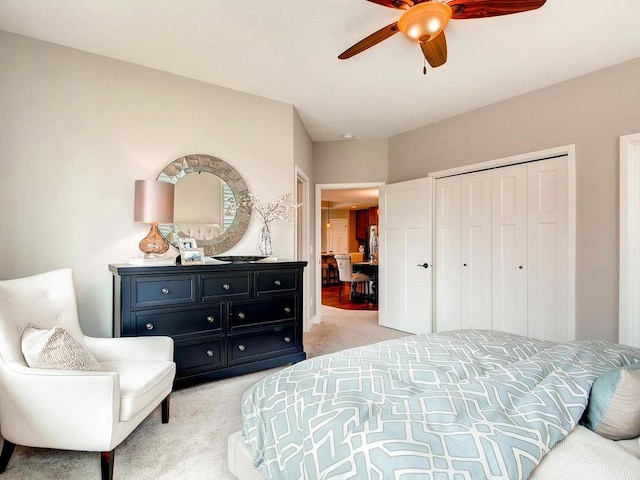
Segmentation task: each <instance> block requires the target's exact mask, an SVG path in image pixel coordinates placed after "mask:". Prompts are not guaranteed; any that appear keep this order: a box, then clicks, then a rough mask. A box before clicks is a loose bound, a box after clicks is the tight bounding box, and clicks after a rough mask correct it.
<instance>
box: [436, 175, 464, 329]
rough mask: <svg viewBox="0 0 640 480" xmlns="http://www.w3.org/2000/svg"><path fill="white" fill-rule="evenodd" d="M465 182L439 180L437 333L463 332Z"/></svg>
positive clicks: (437, 200)
mask: <svg viewBox="0 0 640 480" xmlns="http://www.w3.org/2000/svg"><path fill="white" fill-rule="evenodd" d="M461 188H462V179H461V177H460V176H459V175H458V176H453V177H446V178H439V179H438V180H436V187H435V189H436V195H435V197H436V199H435V203H436V208H435V217H436V218H435V225H436V235H435V243H436V245H435V247H436V256H435V265H434V270H435V277H436V285H435V302H436V303H435V329H436V331H438V332H439V331H443V330H459V329H460V328H462V286H461V285H462V252H461V248H460V240H461V232H460V229H461V225H462V222H461V215H462V196H461Z"/></svg>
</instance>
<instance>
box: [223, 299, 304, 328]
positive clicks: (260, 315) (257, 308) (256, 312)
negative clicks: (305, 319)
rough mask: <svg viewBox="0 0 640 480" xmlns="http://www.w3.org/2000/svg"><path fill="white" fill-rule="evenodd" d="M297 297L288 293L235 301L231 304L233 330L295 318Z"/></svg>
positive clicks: (230, 318) (230, 314)
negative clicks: (259, 298)
mask: <svg viewBox="0 0 640 480" xmlns="http://www.w3.org/2000/svg"><path fill="white" fill-rule="evenodd" d="M296 307H297V297H296V296H295V295H288V296H282V297H274V298H270V299H269V300H266V299H265V300H259V301H250V302H233V303H231V304H229V322H230V326H231V330H234V329H237V328H244V327H250V326H254V325H264V324H265V323H269V322H282V321H287V320H293V319H295V318H296V313H297V308H296Z"/></svg>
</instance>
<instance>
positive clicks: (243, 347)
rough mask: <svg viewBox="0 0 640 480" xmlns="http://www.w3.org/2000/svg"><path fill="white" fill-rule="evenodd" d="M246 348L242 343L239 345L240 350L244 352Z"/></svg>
mask: <svg viewBox="0 0 640 480" xmlns="http://www.w3.org/2000/svg"><path fill="white" fill-rule="evenodd" d="M245 349H246V347H245V346H244V345H242V344H240V345H238V350H240V351H241V352H244V351H245Z"/></svg>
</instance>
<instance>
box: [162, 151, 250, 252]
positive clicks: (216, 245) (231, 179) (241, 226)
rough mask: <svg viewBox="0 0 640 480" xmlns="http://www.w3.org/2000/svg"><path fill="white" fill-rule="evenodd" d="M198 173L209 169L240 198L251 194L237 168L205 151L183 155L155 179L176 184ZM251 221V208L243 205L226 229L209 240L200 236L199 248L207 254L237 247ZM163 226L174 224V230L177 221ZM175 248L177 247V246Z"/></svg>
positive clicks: (179, 233)
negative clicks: (248, 209) (186, 176)
mask: <svg viewBox="0 0 640 480" xmlns="http://www.w3.org/2000/svg"><path fill="white" fill-rule="evenodd" d="M196 172H197V173H201V172H207V173H211V174H213V175H216V176H218V177H220V178H221V179H222V180H224V181H225V182H227V185H229V187H230V188H231V191H232V192H233V194H234V195H235V197H236V199H238V198H240V196H241V195H246V194H248V193H249V188H248V187H247V184H246V183H245V182H244V179H243V178H242V177H241V176H240V174H239V173H238V172H237V171H236V169H235V168H233V167H232V166H231V165H229V164H228V163H227V162H225V161H224V160H221V159H219V158H217V157H213V156H211V155H204V154H193V155H185V156H184V157H180V158H178V159H176V160H174V161H173V162H171V163H170V164H169V165H167V166H166V167H164V169H163V170H162V172H160V173H159V174H158V177H157V178H156V180H158V181H160V182H168V183H173V184H174V185H175V184H176V183H178V181H179V180H180V179H181V178H182V177H184V176H185V175H188V174H190V173H196ZM250 220H251V211H247V210H245V209H243V208H238V209H236V216H235V218H234V219H233V223H232V224H231V226H230V227H229V228H228V229H227V231H226V232H224V233H222V234H221V235H218V236H217V237H216V238H212V239H210V240H200V239H199V238H197V239H196V242H197V243H198V248H202V249H204V254H205V255H206V256H211V255H217V254H219V253H223V252H226V251H227V250H229V249H231V248H232V247H234V246H235V245H236V244H237V243H238V242H239V241H240V240H241V239H242V237H244V234H245V233H246V232H247V228H249V221H250ZM164 225H171V231H174V225H175V223H174V224H167V223H165V224H161V225H160V226H161V227H162V226H164ZM162 230H165V229H162V228H161V231H162ZM163 233H164V232H163ZM176 233H177V235H178V236H179V237H186V236H187V235H186V234H184V232H181V231H177V232H176ZM167 240H169V243H171V244H172V245H173V243H172V242H171V240H170V239H167ZM174 247H177V246H176V245H174Z"/></svg>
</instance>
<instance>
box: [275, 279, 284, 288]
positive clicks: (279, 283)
mask: <svg viewBox="0 0 640 480" xmlns="http://www.w3.org/2000/svg"><path fill="white" fill-rule="evenodd" d="M273 283H275V284H276V285H277V286H278V287H279V286H280V285H282V282H281V281H280V280H274V281H273Z"/></svg>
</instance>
